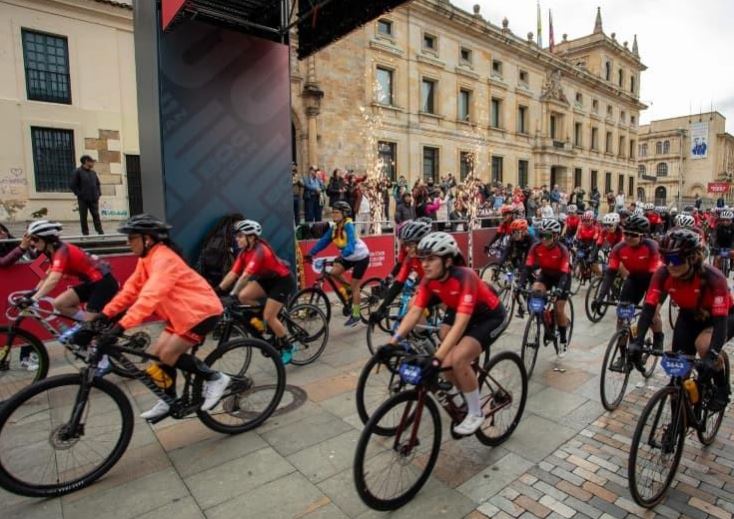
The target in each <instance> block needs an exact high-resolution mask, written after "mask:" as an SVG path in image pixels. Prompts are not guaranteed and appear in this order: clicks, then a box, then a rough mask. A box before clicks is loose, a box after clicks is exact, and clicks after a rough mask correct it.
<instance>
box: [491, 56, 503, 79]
mask: <svg viewBox="0 0 734 519" xmlns="http://www.w3.org/2000/svg"><path fill="white" fill-rule="evenodd" d="M492 75H493V76H497V77H502V62H501V61H500V60H498V59H493V60H492Z"/></svg>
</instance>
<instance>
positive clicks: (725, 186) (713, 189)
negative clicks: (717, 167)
mask: <svg viewBox="0 0 734 519" xmlns="http://www.w3.org/2000/svg"><path fill="white" fill-rule="evenodd" d="M708 192H709V193H728V192H729V182H709V185H708Z"/></svg>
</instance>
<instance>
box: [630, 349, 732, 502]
mask: <svg viewBox="0 0 734 519" xmlns="http://www.w3.org/2000/svg"><path fill="white" fill-rule="evenodd" d="M719 362H720V369H724V370H725V376H726V380H727V381H728V380H729V375H730V368H729V357H728V356H727V354H726V352H724V351H722V352H721V355H720V361H719ZM660 364H661V366H662V367H663V370H664V371H665V373H666V374H667V375H668V376H670V384H668V385H667V386H665V387H663V388H660V389H659V390H658V391H657V392H656V393H655V394H653V395H652V397H651V398H650V400H649V401H648V402H647V405H646V406H645V408H644V409H643V410H642V414H641V415H640V418H639V420H638V422H637V426H636V427H635V433H634V435H633V437H632V448H631V449H630V453H629V463H628V470H627V476H628V479H629V483H630V492H631V494H632V498H633V499H634V500H635V502H636V503H637V504H638V505H640V506H643V507H646V508H652V507H654V506H655V505H657V504H658V503H660V501H662V499H663V497H664V496H665V492H666V491H667V490H668V487H670V484H671V483H672V481H673V478H674V477H675V474H676V471H677V469H678V464H679V462H680V458H681V455H682V454H683V444H684V443H685V439H686V436H687V434H686V433H687V431H688V428H689V427H692V428H693V429H694V430H695V431H696V435H697V436H698V439H699V441H700V442H701V443H702V444H703V445H711V444H712V443H713V442H714V440H715V439H716V434H717V433H718V431H719V428H720V427H721V422H722V420H723V418H724V413H725V411H726V408H725V407H724V408H723V409H721V410H719V411H715V412H714V411H711V410H709V406H710V402H711V400H712V398H713V392H714V391H715V388H714V387H713V384H712V380H711V379H710V378H709V380H708V382H706V383H701V382H699V380H698V375H699V373H700V370H701V368H702V365H703V361H701V360H699V359H697V358H695V356H690V355H683V354H680V353H665V354H663V359H662V361H661V362H660ZM694 371H695V376H694ZM653 463H657V464H658V466H657V467H650V466H648V465H652V464H653Z"/></svg>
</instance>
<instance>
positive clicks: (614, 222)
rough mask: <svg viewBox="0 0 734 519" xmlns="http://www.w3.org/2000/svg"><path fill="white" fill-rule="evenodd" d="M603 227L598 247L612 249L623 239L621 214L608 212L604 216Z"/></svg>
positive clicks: (597, 242) (598, 239) (602, 219)
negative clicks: (620, 224) (620, 223)
mask: <svg viewBox="0 0 734 519" xmlns="http://www.w3.org/2000/svg"><path fill="white" fill-rule="evenodd" d="M601 227H602V230H601V232H600V233H599V238H597V240H596V246H597V247H599V248H604V249H611V248H613V247H614V246H615V245H617V244H618V243H619V242H621V241H622V238H623V235H622V229H621V228H620V226H619V215H618V214H617V213H607V214H605V215H604V216H602V218H601Z"/></svg>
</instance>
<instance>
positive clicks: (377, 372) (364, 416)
mask: <svg viewBox="0 0 734 519" xmlns="http://www.w3.org/2000/svg"><path fill="white" fill-rule="evenodd" d="M399 361H400V357H398V356H394V357H392V358H390V359H389V360H387V361H386V362H380V360H379V359H378V358H377V356H376V355H375V356H373V357H372V358H370V360H368V361H367V364H365V365H364V367H363V368H362V372H361V373H360V374H359V379H358V380H357V392H356V397H355V400H356V404H357V414H359V418H360V420H362V423H367V421H368V420H369V419H370V416H372V415H373V414H374V412H375V410H376V409H377V408H378V407H379V406H380V405H382V403H383V402H385V401H386V400H388V399H389V398H390V397H392V396H394V395H397V394H398V393H400V392H401V391H403V389H405V383H404V382H403V381H402V379H401V378H400V375H399V374H398V364H399ZM384 421H385V422H386V420H384ZM387 425H388V424H387V423H383V424H382V425H376V426H375V432H376V433H377V434H384V435H389V434H394V431H395V427H394V425H392V424H389V425H390V426H389V427H387Z"/></svg>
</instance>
